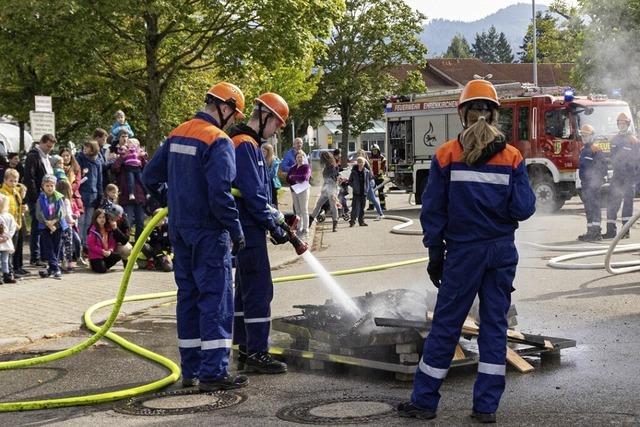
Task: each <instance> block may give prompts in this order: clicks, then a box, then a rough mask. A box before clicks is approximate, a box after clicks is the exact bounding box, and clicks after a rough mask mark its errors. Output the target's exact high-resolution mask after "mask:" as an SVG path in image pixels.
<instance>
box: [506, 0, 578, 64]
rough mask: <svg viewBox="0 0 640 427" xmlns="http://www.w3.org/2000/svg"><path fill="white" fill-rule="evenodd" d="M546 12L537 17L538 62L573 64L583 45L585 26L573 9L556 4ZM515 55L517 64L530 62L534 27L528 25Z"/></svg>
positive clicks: (576, 11) (531, 60) (538, 14)
mask: <svg viewBox="0 0 640 427" xmlns="http://www.w3.org/2000/svg"><path fill="white" fill-rule="evenodd" d="M549 10H550V11H551V12H552V13H555V15H554V14H552V13H549V12H545V13H542V12H537V13H536V36H537V51H538V54H537V58H538V62H546V63H561V62H571V63H573V62H576V60H577V58H578V56H579V55H580V52H581V49H582V44H583V42H584V29H585V24H584V21H583V18H582V16H581V14H580V13H579V11H578V9H577V8H575V7H569V6H568V5H567V4H566V3H564V2H563V1H556V2H554V3H553V4H552V5H551V6H550V7H549ZM520 49H522V51H520V52H519V53H518V56H519V59H520V62H533V23H532V24H530V25H529V28H528V30H527V33H526V34H525V36H524V39H523V42H522V46H520Z"/></svg>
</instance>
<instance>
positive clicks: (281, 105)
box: [255, 92, 289, 127]
mask: <svg viewBox="0 0 640 427" xmlns="http://www.w3.org/2000/svg"><path fill="white" fill-rule="evenodd" d="M255 103H256V105H257V104H261V105H264V106H265V107H267V109H268V110H269V111H271V112H272V113H273V114H274V115H275V116H276V117H277V118H278V120H280V123H281V124H280V126H281V127H284V125H285V124H286V123H287V119H288V118H289V106H288V105H287V101H285V100H284V98H282V97H281V96H280V95H278V94H277V93H273V92H266V93H263V94H262V95H260V96H259V97H257V98H256V100H255Z"/></svg>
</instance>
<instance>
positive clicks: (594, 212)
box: [579, 143, 607, 234]
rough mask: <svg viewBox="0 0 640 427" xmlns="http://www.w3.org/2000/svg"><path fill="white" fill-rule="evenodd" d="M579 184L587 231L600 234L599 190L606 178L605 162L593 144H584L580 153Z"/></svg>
mask: <svg viewBox="0 0 640 427" xmlns="http://www.w3.org/2000/svg"><path fill="white" fill-rule="evenodd" d="M579 171H580V183H581V185H582V198H583V199H584V210H585V213H586V215H587V231H588V232H592V234H595V233H598V234H599V233H600V231H601V229H600V220H601V218H602V213H601V210H600V188H601V187H602V184H604V177H605V176H607V162H606V158H605V155H604V153H603V152H602V150H601V149H600V148H599V147H598V146H597V145H594V144H591V143H589V144H585V146H584V147H583V148H582V151H580V161H579Z"/></svg>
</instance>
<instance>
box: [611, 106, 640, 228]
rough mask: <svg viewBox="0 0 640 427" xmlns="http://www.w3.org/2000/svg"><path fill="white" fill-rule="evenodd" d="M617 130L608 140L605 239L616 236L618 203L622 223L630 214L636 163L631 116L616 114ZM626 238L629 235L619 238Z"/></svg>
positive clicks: (639, 158)
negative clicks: (607, 198)
mask: <svg viewBox="0 0 640 427" xmlns="http://www.w3.org/2000/svg"><path fill="white" fill-rule="evenodd" d="M617 123H618V130H619V132H618V133H617V134H616V136H614V137H613V138H612V139H611V165H612V167H613V176H612V177H611V186H610V187H609V201H608V202H609V203H608V205H607V232H606V233H605V234H603V235H602V237H603V238H605V239H612V238H614V237H616V233H617V227H616V220H617V218H618V209H620V204H622V225H624V224H626V223H627V222H628V221H629V220H630V219H631V217H632V216H633V196H634V193H635V183H636V178H637V168H638V163H639V162H640V144H638V139H637V138H636V137H635V135H633V133H632V132H631V131H630V126H631V119H630V118H629V117H628V116H627V115H626V114H625V113H620V114H618V117H617ZM626 237H629V234H628V233H627V234H626V235H624V236H623V238H626Z"/></svg>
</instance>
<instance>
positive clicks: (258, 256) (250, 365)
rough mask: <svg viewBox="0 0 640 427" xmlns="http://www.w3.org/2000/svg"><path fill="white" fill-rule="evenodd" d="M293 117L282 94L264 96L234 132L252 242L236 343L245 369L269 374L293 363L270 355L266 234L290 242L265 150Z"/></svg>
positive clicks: (242, 254) (241, 203)
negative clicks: (277, 214) (279, 218)
mask: <svg viewBox="0 0 640 427" xmlns="http://www.w3.org/2000/svg"><path fill="white" fill-rule="evenodd" d="M288 116H289V107H288V105H287V103H286V102H285V100H284V99H282V97H281V96H280V95H278V94H275V93H264V94H262V95H260V96H259V97H258V98H257V99H256V100H255V108H254V109H253V113H252V114H251V118H250V119H249V121H248V123H246V124H239V125H237V126H234V127H233V128H232V129H231V130H230V131H229V135H230V136H231V139H232V141H233V144H234V146H235V149H236V170H237V171H238V174H237V176H236V179H235V180H234V182H233V187H234V189H237V190H238V193H236V194H237V196H236V203H237V205H238V211H239V213H240V222H241V224H242V229H243V230H244V235H245V239H246V247H245V248H243V249H242V250H240V251H239V252H238V255H237V256H236V277H235V286H236V292H235V301H234V306H235V313H234V325H233V342H234V344H237V345H238V347H239V357H238V361H239V364H238V367H239V369H245V368H246V370H247V371H252V372H259V373H266V374H278V373H284V372H286V371H287V365H286V364H284V363H282V362H279V361H277V360H275V359H273V357H271V355H270V354H269V352H268V349H269V329H270V328H271V300H272V299H273V282H272V281H271V265H270V264H269V255H268V253H267V241H266V232H267V231H268V232H269V233H270V235H271V239H272V240H273V241H274V243H277V244H282V243H286V242H287V241H288V240H289V239H288V236H287V234H286V233H285V232H284V230H282V228H280V227H279V226H278V225H277V224H276V221H275V220H274V216H273V212H272V211H271V210H270V208H269V204H270V203H271V185H270V180H269V171H268V169H267V167H266V163H265V160H264V157H263V155H262V150H261V149H260V146H261V145H262V143H263V142H265V139H267V138H270V137H271V136H272V135H273V134H275V133H276V132H277V131H278V130H279V129H280V128H281V127H283V126H284V125H285V123H286V121H287V118H288Z"/></svg>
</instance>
